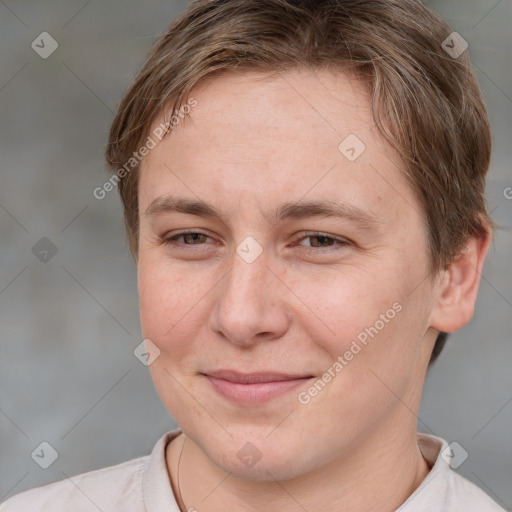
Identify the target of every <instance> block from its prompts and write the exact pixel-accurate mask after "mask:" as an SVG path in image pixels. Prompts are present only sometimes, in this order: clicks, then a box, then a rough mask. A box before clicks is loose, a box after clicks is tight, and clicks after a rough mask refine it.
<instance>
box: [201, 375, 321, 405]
mask: <svg viewBox="0 0 512 512" xmlns="http://www.w3.org/2000/svg"><path fill="white" fill-rule="evenodd" d="M204 375H205V377H206V378H207V379H208V381H209V382H210V383H211V385H212V387H213V388H214V389H215V391H216V392H217V393H219V394H220V395H221V396H223V397H224V398H228V399H229V400H231V401H234V402H239V403H261V402H266V401H267V400H271V399H272V398H275V397H277V396H279V395H282V394H283V393H286V392H288V391H291V390H292V389H294V388H296V387H297V386H300V385H301V384H303V383H304V382H306V381H308V380H309V379H311V378H313V376H312V375H289V374H283V373H273V372H257V373H240V372H236V371H233V370H218V371H212V372H208V373H207V374H204Z"/></svg>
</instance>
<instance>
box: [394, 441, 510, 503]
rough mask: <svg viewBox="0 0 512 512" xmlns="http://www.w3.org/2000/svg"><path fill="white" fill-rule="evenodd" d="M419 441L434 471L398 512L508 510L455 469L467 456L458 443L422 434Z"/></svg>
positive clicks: (424, 455) (420, 447)
mask: <svg viewBox="0 0 512 512" xmlns="http://www.w3.org/2000/svg"><path fill="white" fill-rule="evenodd" d="M417 441H418V447H419V449H420V451H421V453H422V454H423V457H424V458H425V460H426V461H427V462H428V464H429V465H430V467H431V470H430V473H429V474H428V475H427V477H426V478H425V480H423V482H422V483H421V484H420V486H419V487H418V488H417V489H416V490H415V491H414V492H413V494H411V496H409V498H408V499H407V501H406V502H405V503H404V504H403V505H402V506H401V507H400V508H399V509H398V511H397V512H431V511H432V510H442V511H443V512H504V509H503V508H501V507H500V506H499V505H498V504H497V503H496V502H495V501H493V500H492V499H491V498H490V496H488V495H487V494H486V493H485V492H484V491H483V490H482V489H480V488H479V487H477V486H476V485H475V484H473V483H472V482H470V481H469V480H467V479H466V478H464V477H463V476H461V475H459V474H458V473H456V472H455V471H454V469H453V468H452V466H453V467H459V466H460V465H461V464H462V462H463V461H464V460H465V458H466V457H467V452H465V451H463V449H462V447H461V446H460V445H458V443H452V444H450V445H449V444H448V443H447V442H446V441H445V440H444V439H442V438H440V437H436V436H432V435H428V434H422V433H418V437H417ZM464 454H465V455H464Z"/></svg>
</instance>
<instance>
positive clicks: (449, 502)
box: [446, 470, 505, 512]
mask: <svg viewBox="0 0 512 512" xmlns="http://www.w3.org/2000/svg"><path fill="white" fill-rule="evenodd" d="M446 510H449V511H450V512H472V511H478V512H484V511H485V512H504V510H505V509H503V508H501V507H500V506H499V505H498V504H497V503H496V502H495V501H494V500H492V499H491V498H490V496H488V495H487V494H486V493H485V492H484V491H483V490H482V489H480V488H479V487H477V486H476V485H475V484H474V483H472V482H470V481H469V480H467V479H466V478H464V477H463V476H461V475H459V474H458V473H456V472H455V471H453V470H450V471H449V472H448V476H447V495H446Z"/></svg>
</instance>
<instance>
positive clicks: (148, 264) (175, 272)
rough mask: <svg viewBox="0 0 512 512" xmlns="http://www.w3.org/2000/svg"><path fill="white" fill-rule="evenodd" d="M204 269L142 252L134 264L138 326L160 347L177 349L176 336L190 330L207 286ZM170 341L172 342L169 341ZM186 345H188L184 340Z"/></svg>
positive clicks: (162, 349) (183, 338)
mask: <svg viewBox="0 0 512 512" xmlns="http://www.w3.org/2000/svg"><path fill="white" fill-rule="evenodd" d="M207 281H208V280H207V278H206V276H205V274H204V272H200V271H197V270H195V269H192V270H190V269H189V270H187V271H186V272H185V271H183V269H180V268H179V267H178V266H171V264H170V263H168V262H162V261H161V259H158V260H157V259H156V258H151V257H150V256H146V257H143V258H141V260H140V263H139V267H138V287H139V305H140V318H141V326H142V332H143V335H144V337H146V338H149V339H151V340H152V341H153V343H155V344H156V345H157V346H158V347H159V348H160V350H161V351H166V352H167V351H168V350H170V349H172V350H173V351H178V352H179V351H180V340H182V342H183V343H182V344H183V345H185V340H186V339H187V336H188V338H190V335H191V334H193V333H194V327H193V326H194V325H195V324H197V323H198V320H197V315H198V314H201V311H202V308H204V305H203V304H202V302H203V301H202V300H201V299H202V298H203V297H204V295H205V294H206V293H207V291H208V289H209V288H211V286H209V285H208V282H207ZM170 341H172V343H170ZM187 345H190V344H189V343H187Z"/></svg>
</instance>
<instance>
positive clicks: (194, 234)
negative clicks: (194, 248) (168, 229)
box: [161, 231, 211, 246]
mask: <svg viewBox="0 0 512 512" xmlns="http://www.w3.org/2000/svg"><path fill="white" fill-rule="evenodd" d="M180 238H182V239H183V242H181V243H180V242H178V239H180ZM208 238H209V239H210V240H211V238H210V237H209V236H207V235H205V234H204V233H200V232H198V231H182V232H181V233H176V234H175V235H173V236H169V237H166V238H162V240H161V243H162V244H164V245H182V246H183V245H204V244H203V242H204V241H205V239H208Z"/></svg>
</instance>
